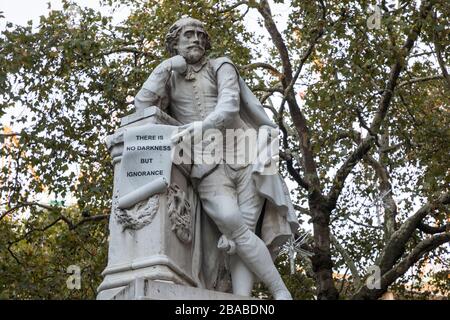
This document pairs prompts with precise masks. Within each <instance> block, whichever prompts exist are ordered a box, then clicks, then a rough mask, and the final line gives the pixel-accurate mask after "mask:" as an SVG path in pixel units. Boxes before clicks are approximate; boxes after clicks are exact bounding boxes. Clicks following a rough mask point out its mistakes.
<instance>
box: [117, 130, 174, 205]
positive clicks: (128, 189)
mask: <svg viewBox="0 0 450 320" xmlns="http://www.w3.org/2000/svg"><path fill="white" fill-rule="evenodd" d="M177 128H178V127H176V126H168V125H158V124H152V125H143V126H138V127H131V128H127V130H126V132H125V134H124V150H123V155H122V160H121V167H120V173H119V199H118V208H119V209H129V208H131V207H133V206H134V205H136V204H137V203H139V202H141V201H144V200H146V199H148V198H149V197H151V196H153V195H155V194H157V193H161V192H163V191H165V190H166V189H167V186H168V185H169V184H170V175H171V169H172V160H171V155H172V148H173V145H172V143H171V140H170V137H171V136H172V134H173V133H174V132H175V131H177Z"/></svg>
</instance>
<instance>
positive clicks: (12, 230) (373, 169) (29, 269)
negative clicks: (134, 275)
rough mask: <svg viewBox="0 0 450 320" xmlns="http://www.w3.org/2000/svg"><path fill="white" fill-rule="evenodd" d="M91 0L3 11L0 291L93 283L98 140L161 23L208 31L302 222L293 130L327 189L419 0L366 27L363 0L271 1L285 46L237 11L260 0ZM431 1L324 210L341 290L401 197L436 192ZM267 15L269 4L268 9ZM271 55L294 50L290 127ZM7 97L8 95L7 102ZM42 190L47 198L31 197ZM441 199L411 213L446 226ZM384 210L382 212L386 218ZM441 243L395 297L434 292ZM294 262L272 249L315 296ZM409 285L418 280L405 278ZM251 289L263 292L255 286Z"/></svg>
mask: <svg viewBox="0 0 450 320" xmlns="http://www.w3.org/2000/svg"><path fill="white" fill-rule="evenodd" d="M101 2H102V5H103V6H104V7H109V8H110V9H111V11H110V12H109V13H106V11H101V12H99V11H96V10H94V9H89V8H80V10H78V9H76V8H77V6H76V4H75V5H74V4H73V3H72V2H71V1H68V0H64V1H63V3H64V6H63V9H62V10H50V11H49V14H48V15H46V16H42V17H41V18H40V21H39V25H38V26H33V25H32V24H31V23H29V24H28V25H26V26H17V25H12V24H7V28H6V30H4V31H3V32H2V33H1V35H0V117H2V116H4V115H6V114H8V115H12V116H11V123H3V122H2V124H1V127H0V132H3V133H2V134H1V135H0V139H2V140H0V142H1V143H2V144H1V145H2V148H1V152H0V157H1V159H2V165H1V172H0V200H1V211H0V298H21V299H28V298H43V299H58V298H63V299H65V298H71V299H80V298H83V299H93V298H95V296H96V287H97V286H98V285H99V283H100V281H101V276H100V273H101V271H102V270H103V268H104V267H105V265H106V260H107V234H108V231H107V218H108V215H109V207H110V205H111V192H112V166H111V164H110V161H111V159H110V157H109V154H108V152H107V150H106V146H105V145H104V143H103V141H104V138H105V137H106V136H107V135H109V134H111V133H113V132H114V130H115V129H116V128H117V127H118V125H119V119H120V118H121V117H123V116H124V115H126V114H129V113H130V112H131V111H132V99H133V97H134V95H135V94H136V93H137V91H138V90H139V89H140V86H141V85H142V83H143V82H144V81H145V80H146V77H147V76H148V75H149V73H150V72H151V71H152V70H153V69H154V68H155V66H156V65H158V64H159V63H160V62H161V61H162V60H163V59H165V58H167V57H168V55H167V53H166V52H165V51H164V45H163V43H164V35H165V31H166V30H167V29H168V27H169V26H170V25H171V24H172V23H173V22H174V21H175V20H176V19H178V18H180V17H181V16H182V15H183V14H188V15H190V16H193V17H195V18H198V19H200V20H202V21H204V22H205V25H206V26H207V29H208V32H209V34H210V36H211V39H212V41H213V43H212V47H213V50H212V51H211V52H210V55H211V56H212V57H218V56H223V55H227V56H229V57H230V58H231V59H232V60H233V61H234V62H235V63H236V65H237V66H239V68H240V72H241V75H242V76H243V77H244V78H245V79H246V80H247V82H248V83H249V84H250V85H251V87H252V88H253V90H254V92H255V93H256V94H257V95H258V97H259V98H260V99H261V100H262V101H263V102H264V104H265V107H266V108H267V109H268V112H269V113H270V114H272V115H273V116H274V119H275V120H276V121H277V122H278V123H279V124H281V125H282V127H283V129H284V131H283V135H282V138H283V143H282V146H281V148H282V156H283V160H284V161H283V162H282V165H281V167H280V170H281V172H282V174H283V175H284V176H285V177H286V178H287V179H290V180H292V186H293V187H292V197H293V199H295V203H296V208H297V209H298V213H299V220H300V221H302V222H303V226H304V227H305V228H306V229H309V230H310V229H311V226H312V224H313V223H314V219H312V218H311V215H313V216H314V213H312V209H314V208H315V205H314V201H313V200H312V199H311V194H312V193H314V192H312V191H311V188H310V189H309V190H308V189H306V188H304V187H303V186H302V182H303V179H302V178H301V176H303V177H304V178H305V181H313V182H314V181H315V177H314V174H312V176H311V171H308V169H307V168H306V167H305V155H306V156H308V153H305V151H304V149H302V141H304V137H306V136H308V139H309V143H310V146H311V150H310V151H311V154H312V155H313V157H312V160H313V161H314V162H315V163H316V169H317V170H316V175H317V181H319V180H320V189H321V192H322V193H327V192H330V191H332V190H333V187H334V184H335V180H334V178H335V175H336V172H337V171H338V169H339V168H341V167H342V166H343V165H344V164H345V163H346V162H345V160H346V158H347V157H348V156H349V155H351V154H352V152H354V151H355V148H356V145H357V143H359V142H360V141H361V139H363V138H364V137H363V133H364V132H365V133H366V134H367V131H368V130H367V128H368V124H370V122H371V121H372V120H373V119H374V117H376V114H377V110H378V109H377V107H378V102H379V101H380V100H381V99H382V96H383V95H384V91H385V90H384V89H383V88H384V87H385V83H386V81H387V79H389V72H390V66H391V65H392V64H395V62H396V61H398V60H399V59H400V58H399V57H401V56H402V54H404V52H403V51H402V50H403V49H402V44H403V43H404V41H405V40H406V38H407V37H406V35H407V34H408V32H409V31H410V30H411V28H412V27H413V26H415V25H416V24H417V14H418V12H419V9H420V8H419V5H420V4H418V3H416V2H415V1H401V2H400V6H399V7H395V6H392V3H391V2H385V1H382V5H383V6H384V7H383V16H382V20H381V27H380V28H379V29H370V28H368V25H367V18H368V16H370V14H371V13H370V11H368V8H370V6H371V5H374V4H375V2H374V1H348V0H346V1H332V0H329V1H325V2H323V1H311V2H309V1H307V2H305V1H296V0H293V1H286V3H285V4H284V5H285V7H284V8H288V11H289V12H288V14H287V16H288V17H287V19H286V21H287V23H286V26H285V28H284V29H283V30H282V31H281V35H282V37H283V40H284V43H285V45H286V47H287V48H288V53H289V56H288V57H287V58H286V57H283V56H282V55H281V54H280V50H279V47H278V46H277V43H276V40H275V39H274V38H273V37H270V36H269V34H270V32H269V34H268V33H267V32H264V28H266V29H268V25H269V24H270V23H269V24H268V22H270V19H268V18H267V17H265V16H264V15H263V14H261V15H257V18H255V19H256V22H257V24H259V26H260V27H261V30H262V31H261V32H255V30H253V29H252V28H249V27H248V25H246V21H248V20H245V18H244V16H245V15H247V14H252V13H256V14H257V13H258V12H259V13H264V12H265V11H264V8H265V3H266V1H260V2H257V1H241V2H236V1H218V0H217V1H216V0H211V1H195V2H191V1H174V0H163V1H153V0H149V1H141V0H109V1H108V0H107V1H101ZM274 2H275V3H271V4H272V6H277V5H279V3H283V2H285V1H274ZM432 2H433V10H432V13H430V14H428V15H427V16H425V18H424V19H423V23H422V24H423V26H422V30H421V35H420V38H419V39H420V40H419V41H418V42H417V43H416V46H415V47H414V48H413V49H412V50H411V52H410V55H409V60H407V61H404V62H402V63H403V67H404V70H405V71H404V72H403V73H401V78H400V79H399V81H398V83H397V86H396V88H395V95H394V96H393V98H392V101H390V104H391V105H390V108H389V109H388V111H387V115H386V118H385V121H384V122H383V124H382V126H381V129H380V130H379V132H377V133H376V134H377V135H378V137H377V139H378V140H377V143H376V145H375V146H374V147H373V148H372V149H371V151H370V152H369V153H368V156H366V157H365V158H364V159H360V160H361V161H358V162H357V164H356V165H355V166H354V167H353V168H352V170H351V174H350V175H349V177H348V179H346V180H344V181H343V183H342V190H341V191H342V192H341V193H340V194H339V198H338V201H337V202H336V205H335V207H334V208H333V209H332V210H330V211H329V215H328V217H329V220H330V221H329V223H328V227H329V229H330V230H331V234H332V236H331V240H330V241H331V243H332V244H331V245H330V246H329V247H330V259H331V262H332V263H333V266H332V268H330V270H331V269H332V271H333V274H334V275H336V274H341V276H342V274H345V279H346V280H345V281H341V280H339V278H336V277H335V280H334V283H335V286H336V287H337V289H338V290H339V297H340V298H342V299H346V298H351V297H352V295H354V294H355V293H356V292H357V291H358V289H359V288H360V286H359V285H358V283H359V284H360V283H363V280H364V279H365V277H367V276H368V274H367V268H368V266H370V265H372V264H374V263H375V262H376V261H377V259H379V258H380V255H382V253H383V252H388V251H387V249H386V248H388V244H389V240H390V239H391V237H392V234H393V232H394V231H395V230H398V228H399V226H400V225H401V224H402V223H403V222H405V221H406V219H407V218H408V217H410V216H411V215H412V213H414V211H416V210H417V208H419V207H420V206H421V205H423V204H426V202H427V201H432V200H433V199H436V198H438V197H439V196H440V195H442V194H445V193H447V195H448V186H449V181H450V172H449V170H448V168H449V156H448V155H449V151H450V146H449V144H450V142H449V141H450V139H449V135H450V132H449V128H450V126H449V119H450V117H449V109H448V104H449V97H450V95H449V92H450V80H449V79H448V74H447V75H446V74H445V73H446V68H445V65H446V61H448V59H449V57H448V55H449V50H448V47H449V23H448V22H449V15H450V6H449V4H448V3H447V2H446V1H432ZM123 6H126V7H127V8H128V9H129V11H130V15H129V16H128V17H127V18H126V19H125V20H124V21H123V22H121V23H116V22H115V21H114V19H113V17H114V15H115V12H117V10H119V9H120V8H121V7H123ZM74 9H75V12H74ZM249 12H250V13H249ZM271 14H272V13H271ZM254 16H255V15H253V16H252V17H254ZM273 16H274V17H275V18H277V17H278V18H279V15H278V16H277V12H274V14H273ZM324 17H325V18H324ZM3 19H5V18H3ZM7 19H8V17H6V20H7ZM252 19H254V18H252ZM311 47H312V49H311V51H310V52H309V51H308V50H309V48H311ZM308 52H309V53H308ZM307 53H308V54H307ZM303 58H305V61H303ZM286 59H287V60H288V61H289V63H290V65H291V66H299V69H298V70H299V74H298V75H299V78H298V81H296V82H295V85H293V86H292V87H291V88H290V89H291V91H292V94H293V95H294V97H295V98H294V99H295V100H296V101H297V104H298V105H299V109H301V111H302V113H303V114H304V118H305V119H306V121H307V123H308V126H309V133H308V134H307V135H306V134H305V135H302V134H301V130H299V127H298V125H297V122H295V119H293V118H292V115H293V114H294V113H292V109H289V110H288V111H286V110H285V111H284V112H283V111H282V109H284V105H285V104H286V105H289V107H291V105H290V104H292V103H293V102H292V99H291V100H290V101H287V103H286V101H284V100H288V99H287V98H286V97H288V96H289V95H287V94H286V92H288V91H289V90H287V89H288V84H289V83H286V78H287V75H288V70H286V68H287V66H288V65H287V64H286ZM442 64H443V65H444V67H442ZM444 70H445V71H444ZM294 71H295V70H294ZM289 94H291V93H289ZM283 96H284V97H285V98H284V99H283ZM291 98H292V97H291ZM280 105H283V108H282V109H280ZM18 108H24V109H23V110H24V111H23V112H21V113H20V114H19V113H17V112H15V111H14V110H17V109H18ZM10 128H23V129H21V130H20V132H15V131H11V130H10ZM8 130H9V131H8ZM355 132H356V133H355ZM294 171H295V172H294ZM380 172H381V173H380ZM383 172H384V173H385V175H386V173H387V178H386V179H384V180H383ZM299 177H300V178H299ZM311 177H312V178H311ZM308 179H310V180H308ZM386 191H389V193H388V196H386V197H384V198H383V200H382V201H381V202H380V204H379V205H378V206H376V205H375V204H374V202H375V201H376V199H377V198H379V197H380V195H383V194H385V193H386ZM42 195H46V196H47V197H48V198H52V199H55V200H57V201H53V202H52V203H43V202H42V201H41V198H42ZM69 195H70V199H73V200H74V201H72V202H71V203H70V205H64V203H62V202H61V199H65V198H67V197H68V196H69ZM391 200H392V201H391ZM58 201H59V202H58ZM389 201H391V202H389ZM446 201H447V202H446ZM446 203H447V204H448V199H447V200H445V201H441V203H439V204H436V205H435V206H434V207H433V209H434V210H433V212H432V214H429V215H427V216H426V217H425V218H424V220H423V222H424V223H427V224H430V225H432V226H435V227H438V228H441V233H442V232H444V233H443V234H444V235H445V234H447V236H448V227H445V226H446V223H448V221H449V220H448V219H449V216H448V209H447V208H448V207H445V206H442V205H445V204H446ZM393 205H394V206H393ZM392 212H395V215H394V217H393V218H390V216H389V214H391V215H392V214H393V213H392ZM389 221H391V222H392V221H394V224H396V225H397V226H396V227H395V226H394V227H392V230H391V229H390V228H391V226H390V225H389V224H388V222H389ZM442 226H444V229H442ZM446 228H447V229H446ZM314 232H315V233H317V232H316V231H314ZM427 237H428V233H426V232H424V231H423V230H419V229H417V230H414V232H411V234H410V236H409V237H408V241H407V242H405V244H404V250H403V252H400V256H399V257H405V256H406V254H407V253H408V252H409V250H412V249H413V248H414V247H416V246H417V244H419V243H420V242H421V241H423V240H424V239H426V238H427ZM310 249H311V248H310ZM311 250H313V249H311ZM383 250H385V251H383ZM448 250H449V247H448V241H447V243H446V244H444V245H443V246H440V247H438V248H437V249H435V248H433V250H430V252H425V254H424V255H423V256H421V257H420V259H419V261H418V262H417V263H413V264H412V266H411V268H408V270H409V271H407V272H404V274H401V275H400V276H399V278H398V279H396V282H395V283H394V284H393V285H392V286H390V288H389V290H391V291H394V292H396V294H398V297H403V298H430V295H435V294H439V295H440V296H444V297H448V296H449V292H448V288H449V281H450V280H449V278H448V272H447V271H446V270H449V266H448V259H447V258H448ZM399 257H397V258H399ZM72 264H76V265H79V266H80V267H81V268H82V277H83V278H82V279H83V280H82V289H81V290H68V289H67V287H66V280H67V276H68V274H67V273H66V270H67V267H68V266H69V265H72ZM352 264H353V265H352ZM427 264H428V265H429V264H431V265H440V266H441V267H442V269H443V271H440V272H438V273H437V274H433V272H434V271H433V270H425V269H424V266H426V265H427ZM296 265H297V267H298V270H299V271H298V272H297V273H296V274H294V275H290V273H289V263H288V261H287V258H286V257H285V256H281V257H279V258H278V260H277V266H278V268H279V270H280V272H281V273H282V274H283V277H284V279H285V281H286V283H287V285H288V287H289V289H290V290H291V292H293V294H294V296H295V298H297V299H315V298H317V297H318V294H317V289H318V283H320V281H322V280H318V279H317V275H315V271H314V269H315V267H314V265H311V261H309V259H304V258H301V257H298V258H297V260H296ZM391 268H394V265H393V266H391ZM316 271H317V270H316ZM446 275H447V276H446ZM429 277H431V278H430V279H431V280H429V283H428V284H427V286H426V287H425V286H424V281H425V280H424V279H428V278H429ZM355 278H360V279H359V280H358V279H355ZM318 281H319V282H318ZM358 281H359V282H358ZM427 281H428V280H427ZM429 284H433V285H432V286H431V285H429ZM418 288H420V290H421V293H420V294H418V293H411V292H412V291H413V290H414V289H418ZM331 291H332V290H331ZM259 292H262V293H263V294H267V291H266V290H265V289H264V288H263V287H261V286H257V287H255V294H258V293H259ZM331 296H333V297H334V298H336V295H333V294H331ZM319 297H321V294H320V293H319Z"/></svg>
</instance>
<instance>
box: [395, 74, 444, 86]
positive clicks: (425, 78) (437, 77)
mask: <svg viewBox="0 0 450 320" xmlns="http://www.w3.org/2000/svg"><path fill="white" fill-rule="evenodd" d="M443 78H444V77H443V76H441V75H436V76H429V77H421V78H414V79H411V80H407V81H402V82H400V83H399V84H398V85H397V88H401V87H404V86H406V85H408V84H412V83H417V82H426V81H431V80H440V79H443Z"/></svg>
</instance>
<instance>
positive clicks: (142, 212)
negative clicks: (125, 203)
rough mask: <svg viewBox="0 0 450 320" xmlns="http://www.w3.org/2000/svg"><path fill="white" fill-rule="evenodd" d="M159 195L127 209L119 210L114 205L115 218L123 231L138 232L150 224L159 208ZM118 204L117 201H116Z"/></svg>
mask: <svg viewBox="0 0 450 320" xmlns="http://www.w3.org/2000/svg"><path fill="white" fill-rule="evenodd" d="M159 196H160V195H159V194H155V195H153V196H151V197H150V198H148V199H146V200H143V201H140V202H138V203H136V204H135V205H134V206H133V207H131V208H129V209H120V208H118V207H117V203H116V206H115V207H116V210H115V214H116V218H117V221H118V222H119V223H120V224H121V225H122V227H123V229H124V230H125V229H132V230H139V229H141V228H143V227H144V226H146V225H148V224H150V223H151V222H152V221H153V218H154V217H155V214H156V212H158V208H159ZM116 201H117V202H118V199H116Z"/></svg>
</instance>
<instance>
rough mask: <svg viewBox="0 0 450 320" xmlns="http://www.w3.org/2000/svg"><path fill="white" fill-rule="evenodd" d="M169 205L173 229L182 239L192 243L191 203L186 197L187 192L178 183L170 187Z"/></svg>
mask: <svg viewBox="0 0 450 320" xmlns="http://www.w3.org/2000/svg"><path fill="white" fill-rule="evenodd" d="M167 206H168V211H169V219H170V222H171V224H172V231H174V232H175V234H176V235H177V237H178V239H180V241H182V242H184V243H190V242H191V241H192V232H191V229H192V218H191V205H190V203H189V201H188V200H187V199H186V193H185V192H184V191H183V190H181V188H180V187H179V186H178V185H176V184H172V185H171V186H170V187H169V189H168V192H167Z"/></svg>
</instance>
